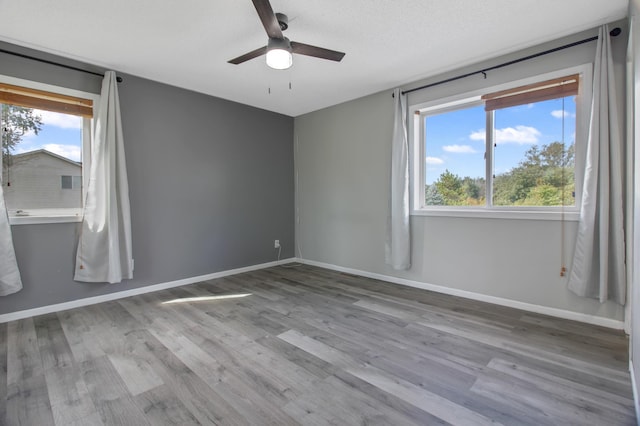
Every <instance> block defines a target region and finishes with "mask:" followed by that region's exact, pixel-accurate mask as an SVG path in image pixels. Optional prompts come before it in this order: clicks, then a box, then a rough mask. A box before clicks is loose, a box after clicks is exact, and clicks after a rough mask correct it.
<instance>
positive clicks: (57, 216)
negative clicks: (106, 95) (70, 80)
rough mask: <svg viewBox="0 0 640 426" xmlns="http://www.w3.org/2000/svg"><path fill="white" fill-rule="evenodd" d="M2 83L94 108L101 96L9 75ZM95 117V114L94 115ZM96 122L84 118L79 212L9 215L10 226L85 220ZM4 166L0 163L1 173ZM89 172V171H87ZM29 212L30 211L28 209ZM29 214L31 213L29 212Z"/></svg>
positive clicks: (52, 209) (1, 77) (49, 210)
mask: <svg viewBox="0 0 640 426" xmlns="http://www.w3.org/2000/svg"><path fill="white" fill-rule="evenodd" d="M0 83H4V84H9V85H13V86H21V87H24V88H26V89H34V90H41V91H46V92H52V93H55V94H60V95H62V96H72V97H77V98H84V99H88V100H91V101H93V108H94V112H95V108H96V107H97V105H98V104H99V101H100V95H99V94H96V93H90V92H85V91H82V90H76V89H70V88H67V87H61V86H55V85H52V84H46V83H40V82H37V81H32V80H26V79H22V78H17V77H11V76H7V75H0ZM94 116H95V113H94ZM94 121H95V120H94V119H93V118H88V117H82V124H83V125H82V188H81V207H80V209H79V211H77V212H76V213H74V214H70V213H69V212H68V210H66V209H56V208H51V209H33V210H31V211H32V212H33V213H32V214H28V215H20V216H17V215H9V224H11V225H28V224H46V223H66V222H81V221H82V218H83V211H84V203H85V197H86V188H87V184H88V179H89V176H88V173H85V165H89V164H90V162H91V145H92V143H91V138H92V135H93V133H94V125H95V122H94ZM1 170H2V164H1V163H0V171H1ZM86 171H88V169H87V170H86ZM1 176H2V175H0V181H1V179H2V178H1ZM27 210H28V209H27ZM27 213H29V211H27Z"/></svg>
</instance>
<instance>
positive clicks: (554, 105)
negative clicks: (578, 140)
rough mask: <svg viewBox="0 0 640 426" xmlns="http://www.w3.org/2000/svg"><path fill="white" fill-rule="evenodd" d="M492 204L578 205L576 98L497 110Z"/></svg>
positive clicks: (570, 97) (571, 97)
mask: <svg viewBox="0 0 640 426" xmlns="http://www.w3.org/2000/svg"><path fill="white" fill-rule="evenodd" d="M494 113H495V118H494V120H495V121H494V128H495V140H494V156H493V160H494V181H493V204H494V205H496V206H562V205H565V206H574V205H575V198H574V195H575V194H574V192H575V170H574V157H575V146H574V141H575V133H576V103H575V97H574V96H569V97H565V98H559V99H552V100H548V101H543V102H536V103H531V104H528V105H519V106H515V107H510V108H504V109H498V110H495V111H494Z"/></svg>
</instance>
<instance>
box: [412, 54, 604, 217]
mask: <svg viewBox="0 0 640 426" xmlns="http://www.w3.org/2000/svg"><path fill="white" fill-rule="evenodd" d="M571 74H580V76H581V84H580V92H579V93H578V96H577V99H576V104H577V105H578V115H577V117H576V139H575V145H576V150H575V156H576V157H575V164H576V166H575V174H576V175H575V180H576V197H575V200H576V203H575V206H571V207H564V208H563V207H524V206H522V207H520V206H513V207H512V206H500V207H498V206H492V207H457V206H425V205H424V184H422V185H421V184H420V182H424V160H423V159H424V157H425V146H424V143H423V141H424V134H423V132H424V126H422V124H421V121H422V120H423V117H424V115H423V114H424V113H425V112H430V111H436V110H437V111H446V110H447V109H450V110H455V109H458V108H459V107H460V106H462V105H472V104H473V103H474V102H480V97H481V96H482V95H484V94H486V93H491V92H498V91H501V90H506V89H510V88H513V87H518V86H525V85H528V84H533V83H537V82H540V81H545V80H551V79H554V78H559V77H563V76H565V75H571ZM591 82H592V64H591V63H588V64H583V65H578V66H575V67H570V68H564V69H561V70H556V71H552V72H548V73H544V74H538V75H536V76H533V77H528V78H524V79H520V80H514V81H509V82H507V83H502V84H498V85H494V86H488V87H483V88H481V89H476V90H473V91H471V92H466V93H460V94H455V95H452V96H448V97H446V98H440V99H435V100H430V101H426V102H421V103H416V104H412V105H409V108H408V110H407V115H408V116H407V125H408V136H409V150H410V163H409V167H410V170H409V173H410V185H411V186H410V194H411V196H410V198H411V215H413V216H446V217H472V218H488V219H527V220H567V221H577V220H579V218H580V204H581V201H582V182H583V178H584V164H585V157H586V145H587V144H586V138H587V137H588V132H589V114H590V110H591V106H590V103H591V91H592V83H591ZM485 161H486V163H485V164H486V168H487V169H486V170H487V171H486V176H485V178H487V179H488V178H489V177H490V176H491V170H490V168H491V169H492V153H491V152H487V158H486V160H485ZM491 185H492V184H491ZM487 196H490V194H487Z"/></svg>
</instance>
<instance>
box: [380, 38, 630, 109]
mask: <svg viewBox="0 0 640 426" xmlns="http://www.w3.org/2000/svg"><path fill="white" fill-rule="evenodd" d="M620 33H622V30H621V29H620V28H618V27H616V28H614V29H612V30H611V31H609V35H611V36H612V37H617V36H619V35H620ZM597 39H598V36H595V37H589V38H585V39H584V40H579V41H575V42H573V43H569V44H565V45H564V46H559V47H555V48H553V49H549V50H545V51H544V52H540V53H534V54H533V55H529V56H525V57H524V58H519V59H514V60H513V61H509V62H505V63H502V64H499V65H494V66H492V67H489V68H484V69H482V70H479V71H473V72H469V73H466V74H462V75H458V76H456V77H451V78H448V79H446V80H441V81H437V82H435V83H430V84H425V85H424V86H420V87H416V88H414V89H409V90H404V91H402V92H401V93H402V94H403V95H406V94H407V93H411V92H415V91H418V90H422V89H428V88H429V87H433V86H438V85H440V84H444V83H450V82H452V81H456V80H460V79H462V78H467V77H471V76H472V75H476V74H482V75H484V78H487V71H493V70H496V69H498V68H503V67H507V66H509V65H513V64H517V63H519V62H524V61H528V60H529V59H534V58H537V57H540V56H544V55H548V54H549V53H554V52H557V51H559V50H564V49H568V48H570V47H574V46H578V45H581V44H584V43H589V42H590V41H594V40H597ZM392 96H393V95H392Z"/></svg>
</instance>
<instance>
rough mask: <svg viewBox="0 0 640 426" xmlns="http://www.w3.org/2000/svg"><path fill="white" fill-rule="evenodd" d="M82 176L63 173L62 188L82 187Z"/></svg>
mask: <svg viewBox="0 0 640 426" xmlns="http://www.w3.org/2000/svg"><path fill="white" fill-rule="evenodd" d="M81 188H82V176H66V175H62V189H81Z"/></svg>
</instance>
